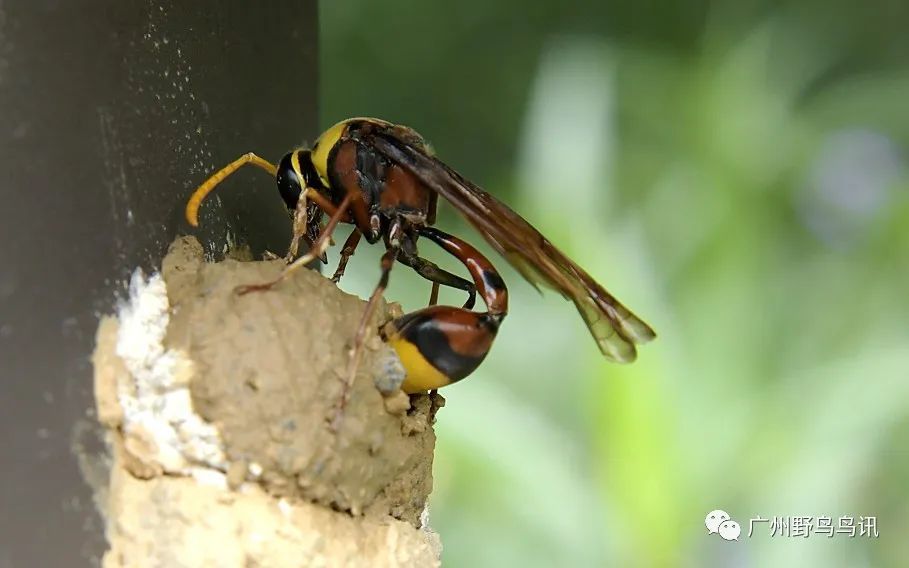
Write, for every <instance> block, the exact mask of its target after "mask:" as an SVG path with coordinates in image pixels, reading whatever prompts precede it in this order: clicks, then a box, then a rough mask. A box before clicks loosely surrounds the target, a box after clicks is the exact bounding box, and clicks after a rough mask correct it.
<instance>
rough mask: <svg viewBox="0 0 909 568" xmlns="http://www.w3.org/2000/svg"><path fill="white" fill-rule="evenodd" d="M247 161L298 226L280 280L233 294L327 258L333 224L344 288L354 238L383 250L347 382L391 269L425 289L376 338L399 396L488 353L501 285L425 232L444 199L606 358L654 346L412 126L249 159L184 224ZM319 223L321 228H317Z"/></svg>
mask: <svg viewBox="0 0 909 568" xmlns="http://www.w3.org/2000/svg"><path fill="white" fill-rule="evenodd" d="M247 164H248V165H253V166H257V167H259V168H261V169H263V170H265V171H266V172H268V173H269V174H271V175H272V176H273V177H274V178H275V181H276V182H277V186H278V191H279V193H280V195H281V197H282V199H283V200H284V203H285V204H286V205H287V208H288V211H289V212H290V213H291V215H292V217H293V239H292V241H291V244H290V247H289V251H288V256H287V261H288V263H289V264H288V265H287V266H286V267H285V269H284V271H283V272H282V273H281V275H280V276H279V277H278V278H277V279H276V280H274V281H272V282H267V283H264V284H254V285H250V286H244V287H242V289H241V290H240V293H248V292H251V291H256V290H267V289H269V288H271V287H272V286H274V285H276V284H277V283H278V282H280V281H282V280H283V279H285V278H286V277H287V276H288V275H289V274H291V273H292V272H293V271H295V270H297V269H298V268H300V267H302V266H305V265H307V264H309V263H311V262H313V261H314V260H317V259H321V260H323V261H324V260H325V259H326V257H325V252H326V250H327V249H328V247H329V246H330V244H331V242H332V241H331V236H332V233H333V231H334V230H335V228H336V226H337V225H338V224H339V223H349V224H352V225H353V227H354V228H353V231H352V232H351V233H350V236H349V237H348V239H347V241H346V242H345V243H344V246H343V247H342V249H341V254H340V260H339V263H338V268H337V270H336V271H335V274H334V276H333V277H332V280H334V281H335V282H338V281H340V279H341V276H342V275H343V273H344V270H345V267H346V266H347V262H348V260H349V258H350V257H351V256H352V255H353V254H354V251H355V250H356V248H357V246H358V244H359V243H360V240H361V239H363V238H365V239H366V241H367V242H368V243H370V244H374V243H377V242H379V241H382V243H383V244H384V246H385V253H384V254H383V255H382V260H381V277H380V278H379V282H378V284H377V285H376V287H375V289H374V291H373V293H372V295H371V296H370V298H369V301H368V303H367V306H366V308H365V310H364V313H363V316H362V318H361V320H360V324H359V327H358V329H357V333H356V336H355V340H354V348H353V351H352V357H351V360H352V364H351V373H350V378H349V380H350V381H352V380H353V374H354V372H355V370H356V365H357V363H356V361H357V360H358V358H359V351H360V348H361V346H362V344H363V340H364V337H365V333H366V329H367V327H368V322H369V321H370V320H371V317H372V315H373V312H374V311H375V308H376V306H377V302H378V299H379V298H380V297H381V295H382V293H383V292H384V291H385V288H386V287H387V285H388V279H389V274H390V272H391V269H392V266H394V264H395V262H399V263H401V264H404V265H406V266H409V267H410V268H412V269H413V270H414V271H416V272H417V273H418V274H419V275H420V276H422V277H423V278H425V279H426V280H428V281H430V282H432V291H431V294H430V301H429V304H430V305H429V306H428V307H426V308H423V309H420V310H417V311H415V312H412V313H408V314H405V315H404V316H401V317H399V318H396V319H394V320H392V321H391V322H389V323H387V324H385V325H384V326H382V328H381V329H380V335H381V336H382V338H383V339H384V340H385V341H387V342H388V344H389V345H391V347H392V348H393V349H394V350H395V351H396V352H397V354H398V356H399V357H400V359H401V362H402V364H403V366H404V369H405V371H406V376H405V379H404V383H403V385H402V389H403V390H404V391H405V392H408V393H415V392H425V391H427V390H432V389H437V388H439V387H442V386H445V385H448V384H451V383H454V382H456V381H459V380H461V379H463V378H464V377H466V376H468V375H469V374H470V373H471V372H473V371H474V370H475V369H476V368H477V366H479V364H480V363H481V362H482V361H483V359H484V358H485V357H486V354H487V353H488V352H489V349H490V348H491V347H492V343H493V340H494V339H495V337H496V334H497V332H498V330H499V326H500V325H501V323H502V320H503V319H504V318H505V316H506V314H507V313H508V291H507V288H506V286H505V282H504V281H503V280H502V277H501V276H500V275H499V273H498V271H497V270H496V269H495V267H494V266H493V265H492V263H491V262H490V261H489V260H488V259H487V258H486V257H485V256H483V255H482V254H481V253H480V252H479V251H477V250H476V249H475V248H474V247H473V246H471V245H470V244H468V243H467V242H465V241H463V240H461V239H459V238H458V237H455V236H454V235H450V234H447V233H445V232H443V231H440V230H439V229H437V228H434V227H433V226H432V225H433V224H434V223H435V220H436V208H437V205H438V199H439V197H440V196H441V197H442V198H443V199H445V200H446V201H447V202H449V203H450V204H451V205H453V206H454V208H455V209H457V211H458V212H459V213H460V214H461V215H463V216H464V218H465V219H466V220H467V221H468V222H469V223H470V224H471V225H473V227H474V228H475V229H476V230H477V231H478V232H479V233H480V234H481V235H482V236H483V237H484V238H485V239H486V241H487V242H488V243H489V244H490V245H492V248H494V249H495V250H496V251H497V252H498V253H499V254H501V255H502V256H503V257H505V259H507V260H508V262H509V263H510V264H511V265H512V266H514V267H515V268H516V269H517V270H518V271H519V272H520V273H521V275H522V276H523V277H524V278H525V279H527V280H528V281H529V282H530V283H531V284H532V285H534V287H536V288H537V289H539V287H540V286H543V287H546V288H551V289H554V290H556V291H558V292H559V293H561V294H562V296H564V297H565V298H567V299H569V300H571V301H572V302H574V304H575V306H576V307H577V309H578V311H579V312H580V315H581V317H582V318H583V320H584V322H585V323H586V324H587V327H588V329H589V330H590V333H591V335H592V336H593V338H594V340H595V341H596V343H597V345H598V347H599V349H600V351H601V352H602V353H603V355H604V356H605V357H606V358H607V359H610V360H612V361H616V362H623V363H625V362H631V361H633V360H634V359H635V357H636V354H637V353H636V348H635V345H636V344H643V343H646V342H648V341H650V340H651V339H653V338H654V337H655V334H654V332H653V330H652V329H651V328H650V326H648V325H647V324H646V323H644V322H643V321H641V320H640V319H639V318H638V317H637V316H635V315H634V314H633V313H632V312H631V311H630V310H628V309H627V308H626V307H625V306H623V305H622V304H621V303H619V301H618V300H616V299H615V297H613V296H612V294H610V293H609V292H607V291H606V290H605V289H604V288H603V287H602V286H600V285H599V284H598V283H597V282H596V281H595V280H594V279H593V278H592V277H591V276H590V275H589V274H587V272H585V271H584V270H583V269H582V268H581V267H580V266H578V265H577V264H576V263H575V262H574V261H572V260H571V259H570V258H568V257H567V256H566V255H565V254H564V253H562V252H561V251H560V250H559V249H558V248H556V247H555V246H554V245H553V244H552V243H551V242H549V240H548V239H547V238H546V237H544V236H543V235H541V234H540V233H539V232H538V231H537V230H536V229H535V228H534V227H533V226H532V225H531V224H530V223H528V222H527V221H526V220H524V218H522V217H521V216H520V215H518V214H517V213H515V212H514V211H512V210H511V209H510V208H509V207H508V206H507V205H505V204H504V203H502V202H501V201H499V200H498V199H496V198H495V197H493V196H492V195H490V194H489V193H487V192H486V191H483V190H482V189H480V188H479V187H478V186H476V185H474V184H473V183H471V182H470V181H468V180H467V179H465V178H464V177H463V176H461V175H460V174H458V173H457V172H456V171H455V170H453V169H452V168H450V167H449V166H448V165H447V164H445V163H444V162H442V161H441V160H440V159H438V158H437V157H436V156H435V154H434V152H433V151H432V149H431V148H430V146H429V145H428V144H427V142H426V141H425V140H424V139H423V137H422V136H420V135H419V134H418V133H417V132H416V131H414V130H413V129H411V128H408V127H406V126H401V125H398V124H393V123H390V122H386V121H384V120H379V119H376V118H351V119H348V120H344V121H341V122H339V123H337V124H335V125H334V126H332V127H331V128H329V129H328V130H326V131H325V132H324V133H323V134H322V135H321V136H319V138H318V139H317V140H316V142H315V144H314V145H313V146H312V147H311V148H297V149H295V150H293V151H291V152H290V153H288V154H286V155H285V156H284V157H283V158H281V161H280V162H278V165H277V166H275V165H273V164H271V163H270V162H268V161H266V160H264V159H262V158H260V157H259V156H257V155H256V154H253V153H249V154H245V155H243V156H241V157H239V158H238V159H236V160H235V161H233V162H232V163H230V164H228V165H227V166H225V167H224V168H222V169H221V170H219V171H218V172H216V173H214V174H213V175H212V176H211V177H210V178H209V179H208V180H206V181H205V182H204V183H203V184H202V185H200V186H199V187H198V189H196V191H195V192H194V193H193V195H192V196H191V197H190V199H189V201H188V202H187V205H186V219H187V221H188V222H189V223H190V225H192V226H196V225H197V224H198V213H199V207H200V206H201V204H202V202H203V200H204V199H205V197H206V196H207V195H208V194H209V193H210V192H211V191H212V190H213V189H214V188H215V186H217V185H218V184H219V183H220V182H221V181H223V180H224V179H225V178H226V177H228V176H230V175H231V174H233V173H234V172H235V171H237V170H238V169H239V168H241V167H242V166H244V165H247ZM326 216H327V222H326V223H325V224H324V225H322V223H323V221H325V218H326ZM420 238H425V239H428V240H429V241H431V242H433V243H435V244H436V245H438V246H439V247H441V248H442V249H443V250H444V251H446V252H447V253H449V254H451V255H452V256H453V257H454V258H456V259H457V260H458V261H460V262H461V264H463V265H464V267H465V268H466V270H467V272H468V273H469V274H470V277H471V278H470V280H467V279H464V278H461V277H460V276H457V275H455V274H452V273H450V272H448V271H446V270H443V269H442V268H440V267H439V266H437V265H436V264H434V263H432V262H430V261H429V260H426V259H425V258H423V257H421V256H420V255H419V252H418V248H417V242H418V240H419V239H420ZM301 239H302V240H305V241H306V242H307V243H308V244H309V252H307V253H306V254H303V255H302V256H300V257H299V258H296V259H295V257H296V256H297V250H298V247H299V243H300V241H301ZM294 259H295V260H294ZM440 286H447V287H451V288H455V289H458V290H462V291H464V292H465V293H466V294H467V299H466V301H465V303H464V305H463V306H462V307H453V306H440V305H435V304H436V301H437V298H438V292H439V287H440ZM477 294H479V296H480V298H481V299H482V300H483V302H484V303H485V305H486V311H485V312H477V311H473V310H472V308H473V306H474V303H475V300H476V296H477ZM345 396H346V395H345Z"/></svg>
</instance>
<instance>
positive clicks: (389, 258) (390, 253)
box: [331, 244, 399, 432]
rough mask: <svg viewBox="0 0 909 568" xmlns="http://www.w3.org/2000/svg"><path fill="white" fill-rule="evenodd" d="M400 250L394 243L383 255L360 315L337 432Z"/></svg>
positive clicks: (336, 420)
mask: <svg viewBox="0 0 909 568" xmlns="http://www.w3.org/2000/svg"><path fill="white" fill-rule="evenodd" d="M398 250H399V246H398V245H397V244H392V245H390V246H389V247H388V250H386V251H385V254H383V255H382V260H381V267H382V276H380V277H379V283H378V284H377V285H376V287H375V289H374V290H373V291H372V295H370V296H369V301H368V302H367V303H366V308H364V310H363V315H362V316H361V317H360V324H359V326H357V334H356V335H355V336H354V342H353V346H352V347H351V351H350V363H349V367H348V369H347V377H346V381H345V382H344V386H343V387H342V390H341V396H340V398H339V399H338V403H337V405H335V413H334V417H333V418H332V420H331V429H332V430H333V431H335V432H337V431H338V427H339V426H340V424H341V418H342V416H343V414H344V409H345V408H346V407H347V403H348V401H349V400H350V390H351V387H352V386H353V382H354V378H355V377H356V375H357V367H359V366H360V358H361V357H362V355H363V341H364V339H366V330H367V328H368V327H369V322H370V320H372V317H373V315H374V314H375V311H376V307H377V306H378V305H379V298H381V297H382V293H383V292H385V289H386V288H388V278H389V275H390V274H391V268H392V266H394V263H395V258H396V257H397V256H398Z"/></svg>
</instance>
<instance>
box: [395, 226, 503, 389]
mask: <svg viewBox="0 0 909 568" xmlns="http://www.w3.org/2000/svg"><path fill="white" fill-rule="evenodd" d="M420 234H421V236H425V237H427V238H429V239H430V240H432V241H434V242H435V243H436V244H438V245H439V246H441V247H442V248H443V249H445V250H446V251H447V252H449V253H451V254H452V255H454V256H455V257H456V258H458V260H460V261H461V262H462V263H463V264H464V266H466V267H467V270H468V271H469V272H470V275H471V277H472V278H473V284H474V286H475V287H476V289H477V291H479V292H480V296H481V297H482V298H483V301H484V302H485V303H486V308H487V310H488V311H487V312H485V313H478V312H472V311H470V310H467V309H464V308H455V307H452V306H430V307H428V308H423V309H422V310H417V311H416V312H412V313H409V314H405V315H403V316H401V317H399V318H397V319H395V320H393V321H391V322H389V323H388V324H386V325H385V326H384V327H383V328H382V330H381V333H382V337H383V339H385V340H386V341H387V342H388V344H389V345H390V346H391V347H392V348H393V349H394V350H395V352H396V353H397V354H398V357H400V359H401V363H402V364H403V365H404V369H405V371H406V377H405V379H404V383H403V385H402V386H401V388H402V390H404V392H407V393H417V392H425V391H427V390H432V389H437V388H440V387H443V386H445V385H449V384H451V383H454V382H457V381H460V380H461V379H463V378H464V377H466V376H467V375H469V374H470V373H472V372H473V371H474V370H475V369H476V368H477V367H478V366H479V365H480V363H482V362H483V359H485V358H486V355H487V354H488V353H489V349H490V348H491V347H492V342H493V340H494V339H495V337H496V334H497V333H498V331H499V325H500V324H501V322H502V320H503V319H504V317H505V315H506V314H507V312H508V291H507V289H506V288H505V283H504V282H503V281H502V278H501V277H500V276H499V273H498V272H497V271H496V269H495V268H494V267H493V266H492V263H490V262H489V260H488V259H486V257H484V256H483V255H482V254H480V252H479V251H477V250H476V249H475V248H473V247H472V246H471V245H469V244H467V243H465V242H464V241H462V240H460V239H458V238H457V237H454V236H452V235H448V234H446V233H443V232H442V231H439V230H438V229H432V228H423V229H421V230H420Z"/></svg>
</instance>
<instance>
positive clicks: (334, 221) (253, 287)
mask: <svg viewBox="0 0 909 568" xmlns="http://www.w3.org/2000/svg"><path fill="white" fill-rule="evenodd" d="M352 200H353V194H352V193H349V194H347V196H345V197H344V200H343V201H341V204H340V205H339V206H338V208H337V209H336V210H335V212H334V214H333V215H332V216H331V219H329V220H328V223H327V224H326V225H325V229H323V230H322V233H321V234H320V235H319V238H318V239H317V240H316V242H315V243H313V247H312V249H310V250H309V251H308V252H307V253H306V254H304V255H303V256H301V257H300V258H298V259H297V260H295V261H293V262H292V263H290V264H288V265H287V266H285V267H284V270H282V271H281V274H280V275H278V277H277V278H275V279H274V280H272V281H271V282H264V283H262V284H249V285H246V286H238V287H237V290H236V292H237V293H238V294H240V295H241V296H242V295H244V294H248V293H249V292H259V291H262V290H268V289H270V288H271V287H272V286H274V285H276V284H278V283H280V282H283V281H284V280H286V279H287V278H288V277H289V276H290V275H291V274H293V273H294V272H296V271H297V270H299V269H300V268H302V267H304V266H306V265H307V264H309V263H310V262H312V261H314V260H316V259H317V258H319V257H321V256H322V254H323V253H324V252H325V251H326V250H327V249H328V246H329V243H330V242H331V233H332V232H333V231H334V230H335V227H337V226H338V223H339V222H340V221H341V219H342V217H344V215H345V214H346V212H347V207H348V206H350V202H351V201H352Z"/></svg>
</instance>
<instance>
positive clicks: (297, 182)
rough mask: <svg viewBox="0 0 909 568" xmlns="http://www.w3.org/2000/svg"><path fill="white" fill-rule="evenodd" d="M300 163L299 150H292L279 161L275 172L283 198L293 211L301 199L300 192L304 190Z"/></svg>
mask: <svg viewBox="0 0 909 568" xmlns="http://www.w3.org/2000/svg"><path fill="white" fill-rule="evenodd" d="M299 163H300V161H299V155H298V152H290V153H289V154H286V155H285V156H284V157H283V158H281V161H280V162H278V172H277V173H276V174H275V181H276V182H277V183H278V191H279V192H280V193H281V199H283V200H284V204H285V205H287V208H288V209H289V210H291V211H292V210H294V209H296V208H297V201H299V200H300V194H301V193H302V192H303V185H302V183H301V182H302V181H303V180H302V174H301V173H300V166H299Z"/></svg>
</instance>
